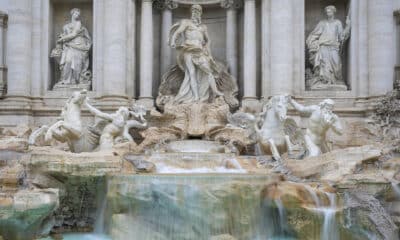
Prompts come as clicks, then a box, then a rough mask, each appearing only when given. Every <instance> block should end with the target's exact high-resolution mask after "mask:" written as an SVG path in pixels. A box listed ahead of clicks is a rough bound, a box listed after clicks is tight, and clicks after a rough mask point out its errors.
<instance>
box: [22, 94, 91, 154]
mask: <svg viewBox="0 0 400 240" xmlns="http://www.w3.org/2000/svg"><path fill="white" fill-rule="evenodd" d="M86 94H87V93H86V90H82V91H81V92H78V91H75V92H73V94H72V96H71V97H70V98H69V99H68V100H67V102H66V103H65V105H64V107H63V108H62V110H61V115H60V119H59V121H57V122H56V123H54V124H53V125H51V126H50V127H48V126H47V125H44V126H42V127H41V128H39V129H37V130H36V131H34V132H33V133H32V134H31V136H30V138H29V143H30V144H34V143H35V142H36V139H38V138H39V137H41V135H44V143H45V144H49V143H50V142H51V141H52V140H57V141H59V142H66V143H68V146H69V148H70V150H71V151H72V152H75V151H76V150H77V149H76V146H75V144H74V143H75V142H76V141H77V140H79V139H80V137H81V134H82V132H83V126H82V120H81V107H82V104H83V102H84V101H85V100H86V98H87V96H86Z"/></svg>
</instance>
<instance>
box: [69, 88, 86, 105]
mask: <svg viewBox="0 0 400 240" xmlns="http://www.w3.org/2000/svg"><path fill="white" fill-rule="evenodd" d="M86 97H87V91H86V90H82V91H80V92H79V91H75V92H73V93H72V96H71V97H70V98H69V99H68V102H73V103H74V104H78V105H82V103H83V101H84V100H85V99H86Z"/></svg>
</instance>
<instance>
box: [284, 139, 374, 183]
mask: <svg viewBox="0 0 400 240" xmlns="http://www.w3.org/2000/svg"><path fill="white" fill-rule="evenodd" d="M380 156H381V150H380V149H378V148H376V147H374V146H372V145H366V146H362V147H351V148H345V149H337V150H333V151H331V152H328V153H325V154H323V155H320V156H317V157H309V158H305V159H303V160H300V161H299V160H287V161H286V162H285V166H286V167H287V168H288V169H289V170H290V171H291V173H292V174H293V175H294V176H297V177H300V178H315V179H320V180H326V181H336V182H338V181H340V180H342V179H343V178H344V177H346V176H348V175H352V174H354V173H356V172H357V170H358V167H360V166H362V164H367V163H371V162H375V161H377V160H378V158H379V157H380Z"/></svg>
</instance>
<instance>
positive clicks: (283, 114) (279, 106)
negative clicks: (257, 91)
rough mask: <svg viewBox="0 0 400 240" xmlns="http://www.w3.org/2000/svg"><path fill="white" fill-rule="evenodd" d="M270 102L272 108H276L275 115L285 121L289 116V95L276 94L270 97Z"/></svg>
mask: <svg viewBox="0 0 400 240" xmlns="http://www.w3.org/2000/svg"><path fill="white" fill-rule="evenodd" d="M269 104H270V108H271V109H273V110H274V113H275V116H276V117H277V118H278V119H279V121H281V122H283V121H285V120H286V118H287V105H288V98H287V96H284V95H281V96H274V97H272V98H271V99H270V102H269Z"/></svg>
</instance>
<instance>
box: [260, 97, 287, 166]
mask: <svg viewBox="0 0 400 240" xmlns="http://www.w3.org/2000/svg"><path fill="white" fill-rule="evenodd" d="M288 103H289V96H287V95H283V96H274V97H272V98H271V99H270V100H269V101H268V102H267V103H266V104H265V105H264V106H263V108H262V112H261V113H260V115H259V121H256V124H255V130H256V136H257V142H258V144H259V146H260V148H261V150H262V151H263V153H265V154H272V157H273V158H274V159H275V160H277V161H280V160H281V155H280V153H283V152H286V151H288V152H289V153H291V152H292V150H293V147H292V143H291V142H290V139H289V136H288V135H287V134H286V133H285V122H286V120H287V115H286V113H287V106H288Z"/></svg>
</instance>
